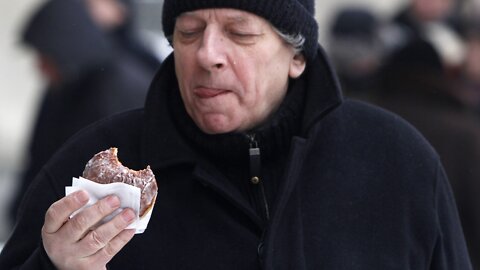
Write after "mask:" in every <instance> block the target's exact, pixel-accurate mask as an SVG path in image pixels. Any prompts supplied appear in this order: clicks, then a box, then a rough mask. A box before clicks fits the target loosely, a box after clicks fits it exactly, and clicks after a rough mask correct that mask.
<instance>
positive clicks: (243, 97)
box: [0, 0, 471, 269]
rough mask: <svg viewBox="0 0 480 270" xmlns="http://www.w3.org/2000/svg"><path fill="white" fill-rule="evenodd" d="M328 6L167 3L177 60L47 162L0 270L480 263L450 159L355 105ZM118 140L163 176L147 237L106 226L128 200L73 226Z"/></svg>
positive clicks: (110, 203)
mask: <svg viewBox="0 0 480 270" xmlns="http://www.w3.org/2000/svg"><path fill="white" fill-rule="evenodd" d="M313 7H314V2H313V1H307V0H305V1H298V0H289V1H284V2H278V1H261V2H259V1H253V0H252V1H242V2H233V1H218V0H217V1H192V0H185V1H178V0H177V1H173V0H167V1H165V3H164V9H163V26H164V30H165V33H166V34H167V36H170V35H171V42H172V45H173V48H174V52H173V55H171V56H170V57H169V58H167V59H166V60H165V62H164V63H163V65H162V69H161V70H160V71H159V73H158V74H157V75H156V78H155V79H154V82H153V84H152V87H151V91H150V93H149V96H148V98H147V103H146V105H145V109H144V110H137V111H133V112H130V113H126V114H122V115H119V116H116V117H113V118H111V119H108V120H105V121H102V122H100V123H98V124H96V125H94V126H92V127H91V128H89V129H87V130H85V131H83V132H82V133H80V134H78V135H77V136H75V137H74V138H73V139H72V140H71V141H70V142H69V143H68V144H67V145H66V146H65V147H64V148H63V149H62V150H60V151H59V152H58V153H57V155H56V156H55V157H54V158H53V159H52V160H51V161H50V162H49V163H48V164H47V165H46V166H45V167H44V168H43V170H42V172H41V173H40V174H39V176H38V178H37V179H36V182H35V184H34V185H32V186H31V189H30V190H29V194H28V196H27V199H26V200H25V201H24V202H23V206H22V207H21V209H20V212H21V213H22V214H21V215H20V219H19V222H18V224H17V226H16V229H15V231H14V233H13V235H12V237H11V239H10V240H9V242H8V243H7V245H6V246H5V248H4V250H3V253H2V255H1V256H0V268H2V269H11V268H14V267H17V266H23V267H25V268H29V269H42V268H44V269H48V268H52V269H53V268H57V269H106V268H107V267H108V269H160V268H161V269H392V268H396V269H399V268H400V269H401V268H404V269H471V268H470V263H469V259H468V255H467V251H466V248H465V242H464V239H463V235H462V230H461V227H460V224H459V222H458V217H457V213H456V210H455V209H456V207H455V204H454V201H453V198H452V195H451V191H450V188H449V186H448V182H447V179H446V178H445V175H444V173H443V169H442V166H441V164H440V162H439V160H438V157H437V156H436V154H435V153H434V152H433V150H432V149H431V147H430V146H429V145H428V144H427V143H426V142H425V140H424V139H423V138H421V137H420V136H419V135H418V133H417V132H415V131H414V130H412V128H411V127H410V126H409V125H407V124H405V123H404V122H402V121H401V120H400V119H399V118H398V117H396V116H394V115H391V114H389V113H385V112H383V111H380V110H378V109H375V108H373V107H370V106H366V105H362V104H359V103H355V102H344V101H342V98H341V95H340V93H339V89H338V87H337V82H336V79H335V77H334V75H333V72H332V70H331V69H330V66H329V65H328V64H327V61H326V59H325V57H324V55H323V53H322V52H321V50H319V48H318V43H317V25H316V23H315V20H314V16H313V14H314V11H313ZM109 146H117V147H118V148H119V155H120V160H122V162H123V163H124V164H125V165H127V166H129V167H130V168H134V169H139V168H142V167H145V166H146V165H147V164H149V165H150V166H151V168H152V169H153V171H154V173H155V175H156V177H157V178H158V185H159V193H158V197H157V202H156V205H155V208H154V210H153V213H152V218H151V220H150V223H149V226H148V228H147V230H146V231H145V233H143V234H141V235H137V236H135V237H133V232H132V231H130V230H124V228H126V227H127V225H128V224H129V223H130V222H132V221H133V220H134V217H135V216H134V213H133V212H132V211H131V210H130V209H123V210H122V211H121V212H120V214H118V215H117V216H116V217H115V218H113V219H112V220H111V221H110V222H108V223H105V224H103V225H101V226H99V227H97V228H94V227H92V226H93V225H94V224H96V223H97V222H98V221H99V220H101V219H102V218H103V217H104V216H106V215H108V214H109V213H111V212H113V211H114V210H116V209H117V208H118V205H119V201H118V198H116V197H115V196H108V197H107V198H105V199H103V200H100V201H99V202H98V203H97V204H95V205H94V206H92V207H90V208H88V209H86V210H84V211H82V212H81V213H79V214H77V215H76V216H74V217H73V218H71V219H69V218H68V217H69V216H70V214H71V213H73V212H74V211H75V210H76V209H79V208H80V207H81V206H82V205H84V204H85V202H86V201H87V199H88V195H87V194H86V193H85V192H83V191H80V192H77V193H74V194H72V195H71V196H67V197H64V198H62V197H63V194H64V186H66V185H70V181H71V180H70V179H71V177H72V176H78V175H79V174H81V172H82V170H83V167H84V164H85V162H86V161H87V160H88V159H89V158H90V157H91V156H92V155H93V154H94V153H96V152H98V151H100V150H103V149H105V148H107V147H109ZM249 153H252V154H251V155H250V156H249ZM45 213H46V214H45ZM44 217H45V219H43V218H44ZM40 231H41V235H40Z"/></svg>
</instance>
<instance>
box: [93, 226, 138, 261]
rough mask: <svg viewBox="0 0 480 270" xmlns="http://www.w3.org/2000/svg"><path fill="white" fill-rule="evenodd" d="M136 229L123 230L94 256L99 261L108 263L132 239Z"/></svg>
mask: <svg viewBox="0 0 480 270" xmlns="http://www.w3.org/2000/svg"><path fill="white" fill-rule="evenodd" d="M134 235H135V230H123V231H121V232H120V233H119V234H118V235H117V236H115V237H114V238H113V239H112V240H111V241H110V242H109V243H108V244H107V245H106V246H105V247H104V248H102V249H101V250H99V251H98V252H97V253H96V254H95V255H93V257H94V258H95V260H97V261H103V262H105V264H106V263H108V262H109V261H110V260H111V259H112V258H113V257H114V256H115V255H116V254H117V253H118V252H119V251H120V250H122V248H123V247H124V246H125V245H126V244H127V243H128V242H130V240H132V238H133V236H134Z"/></svg>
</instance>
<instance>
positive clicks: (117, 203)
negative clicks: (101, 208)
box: [107, 196, 120, 208]
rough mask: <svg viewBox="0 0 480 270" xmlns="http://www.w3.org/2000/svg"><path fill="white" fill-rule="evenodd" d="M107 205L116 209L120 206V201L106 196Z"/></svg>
mask: <svg viewBox="0 0 480 270" xmlns="http://www.w3.org/2000/svg"><path fill="white" fill-rule="evenodd" d="M107 203H108V205H109V206H110V207H111V208H118V207H119V206H120V200H119V199H118V197H117V196H108V197H107Z"/></svg>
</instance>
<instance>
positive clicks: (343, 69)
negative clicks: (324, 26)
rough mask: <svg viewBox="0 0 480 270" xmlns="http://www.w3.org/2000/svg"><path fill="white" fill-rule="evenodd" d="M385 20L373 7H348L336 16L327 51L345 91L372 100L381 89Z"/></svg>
mask: <svg viewBox="0 0 480 270" xmlns="http://www.w3.org/2000/svg"><path fill="white" fill-rule="evenodd" d="M381 32H382V23H381V22H380V20H379V19H378V18H377V16H376V15H375V14H374V13H373V12H371V11H370V10H368V9H366V8H362V7H347V8H343V9H341V10H339V11H338V13H337V14H336V15H335V17H334V19H333V21H332V24H331V27H330V33H329V39H328V41H329V42H328V46H327V50H328V51H329V53H330V55H331V57H332V62H333V64H334V66H335V68H336V70H337V72H338V76H339V79H340V83H341V85H342V89H343V90H344V92H345V94H346V95H347V96H349V97H352V98H359V99H365V100H368V98H369V95H370V94H371V93H372V92H373V91H374V90H375V89H377V88H378V70H379V69H380V65H381V62H382V60H383V57H384V55H385V46H384V42H383V40H382V34H381Z"/></svg>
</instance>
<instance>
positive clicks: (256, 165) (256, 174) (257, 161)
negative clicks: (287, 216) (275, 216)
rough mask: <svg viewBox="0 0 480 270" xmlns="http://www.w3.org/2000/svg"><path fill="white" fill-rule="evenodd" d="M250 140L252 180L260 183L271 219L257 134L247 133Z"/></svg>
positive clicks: (262, 196) (257, 183)
mask: <svg viewBox="0 0 480 270" xmlns="http://www.w3.org/2000/svg"><path fill="white" fill-rule="evenodd" d="M247 138H248V140H249V144H250V148H249V160H250V181H251V183H253V184H255V185H258V186H259V189H260V197H261V200H262V202H263V207H264V210H265V218H266V219H267V220H269V219H270V207H269V205H268V201H267V196H266V193H265V187H264V185H263V181H261V180H262V179H261V177H260V174H261V168H262V167H261V166H262V164H261V158H260V148H259V147H258V142H257V140H256V139H255V134H247Z"/></svg>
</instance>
